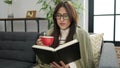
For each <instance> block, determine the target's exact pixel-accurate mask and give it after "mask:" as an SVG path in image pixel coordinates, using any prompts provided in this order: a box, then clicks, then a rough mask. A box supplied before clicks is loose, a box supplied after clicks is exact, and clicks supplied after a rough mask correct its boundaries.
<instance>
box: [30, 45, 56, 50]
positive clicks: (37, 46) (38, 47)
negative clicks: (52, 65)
mask: <svg viewBox="0 0 120 68" xmlns="http://www.w3.org/2000/svg"><path fill="white" fill-rule="evenodd" d="M32 47H33V48H37V49H43V50H48V51H55V49H54V48H52V47H48V46H43V45H41V46H40V45H33V46H32Z"/></svg>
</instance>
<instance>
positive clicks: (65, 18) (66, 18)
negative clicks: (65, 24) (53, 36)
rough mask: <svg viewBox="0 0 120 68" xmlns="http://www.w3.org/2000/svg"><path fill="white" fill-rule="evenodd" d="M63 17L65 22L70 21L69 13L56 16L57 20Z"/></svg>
mask: <svg viewBox="0 0 120 68" xmlns="http://www.w3.org/2000/svg"><path fill="white" fill-rule="evenodd" d="M61 17H63V19H64V20H68V19H69V16H68V14H67V13H64V14H63V15H62V14H60V13H57V14H56V19H58V20H60V19H61Z"/></svg>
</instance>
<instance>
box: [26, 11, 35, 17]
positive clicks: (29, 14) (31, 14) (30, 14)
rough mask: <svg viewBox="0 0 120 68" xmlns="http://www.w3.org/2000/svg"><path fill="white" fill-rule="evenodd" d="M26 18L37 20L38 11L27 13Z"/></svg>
mask: <svg viewBox="0 0 120 68" xmlns="http://www.w3.org/2000/svg"><path fill="white" fill-rule="evenodd" d="M26 17H27V18H35V17H36V10H30V11H27V13H26Z"/></svg>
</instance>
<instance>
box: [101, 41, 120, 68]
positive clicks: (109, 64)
mask: <svg viewBox="0 0 120 68" xmlns="http://www.w3.org/2000/svg"><path fill="white" fill-rule="evenodd" d="M99 68H120V67H119V64H118V58H117V54H116V53H115V47H114V44H113V43H104V44H103V47H102V52H101V57H100V62H99Z"/></svg>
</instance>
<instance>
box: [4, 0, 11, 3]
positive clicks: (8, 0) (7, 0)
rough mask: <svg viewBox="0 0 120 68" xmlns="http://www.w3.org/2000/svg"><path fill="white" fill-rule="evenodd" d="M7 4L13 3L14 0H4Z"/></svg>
mask: <svg viewBox="0 0 120 68" xmlns="http://www.w3.org/2000/svg"><path fill="white" fill-rule="evenodd" d="M4 2H5V3H6V4H12V0H4Z"/></svg>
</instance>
